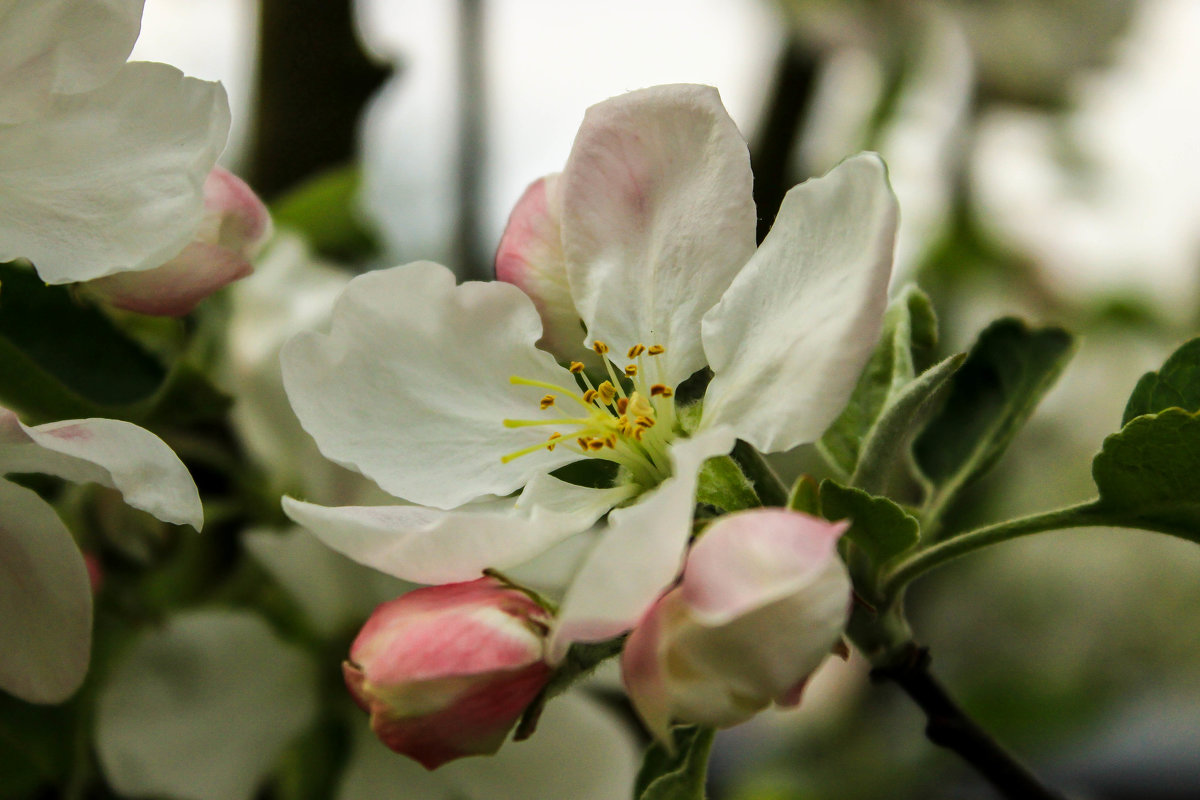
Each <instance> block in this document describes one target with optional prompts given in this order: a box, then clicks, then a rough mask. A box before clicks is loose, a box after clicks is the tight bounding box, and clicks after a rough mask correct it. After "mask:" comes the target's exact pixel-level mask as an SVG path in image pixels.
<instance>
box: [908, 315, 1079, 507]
mask: <svg viewBox="0 0 1200 800" xmlns="http://www.w3.org/2000/svg"><path fill="white" fill-rule="evenodd" d="M1074 349H1075V344H1074V339H1073V338H1072V336H1071V335H1070V334H1069V333H1067V332H1066V331H1064V330H1062V329H1061V328H1042V329H1038V330H1031V329H1030V328H1028V327H1027V326H1026V325H1025V324H1024V323H1023V322H1021V321H1020V320H1016V319H1012V318H1005V319H1000V320H997V321H996V322H993V323H992V324H991V325H989V326H988V327H987V328H986V329H985V330H984V331H983V333H981V334H980V335H979V339H978V340H977V341H976V342H975V345H974V347H972V348H971V352H970V353H969V354H968V355H967V359H966V361H965V362H963V364H962V367H961V368H960V369H959V370H958V371H957V372H956V373H955V374H954V377H953V378H952V379H951V381H950V388H949V391H948V393H947V395H946V399H945V403H944V404H943V405H942V407H941V409H940V410H939V411H938V412H937V413H936V414H935V415H934V417H933V418H932V419H931V420H930V421H929V424H928V425H926V427H925V429H924V430H923V431H922V432H921V433H920V435H919V436H918V437H917V440H916V441H915V442H914V444H913V454H914V456H915V458H916V463H917V467H918V469H919V470H920V472H921V474H922V476H923V477H924V478H925V480H926V481H927V488H928V490H929V495H928V497H927V498H926V503H925V508H926V515H927V519H928V520H936V519H937V517H938V515H939V514H940V512H941V511H942V510H943V509H944V508H945V507H946V505H947V504H948V503H949V502H950V501H951V500H953V498H954V497H955V496H957V494H958V492H959V491H960V490H961V489H962V488H963V487H964V486H965V485H967V484H968V483H970V482H971V481H972V480H974V479H975V478H978V477H979V476H980V475H982V474H983V473H985V472H986V471H987V470H988V469H990V468H991V467H992V465H993V464H995V462H996V460H997V459H998V458H999V457H1000V455H1001V454H1002V453H1003V452H1004V450H1005V448H1007V447H1008V444H1009V442H1011V441H1012V438H1013V436H1015V435H1016V433H1017V431H1018V430H1019V429H1020V428H1021V426H1022V425H1023V424H1024V423H1025V421H1026V420H1027V419H1028V418H1029V416H1030V414H1032V413H1033V410H1034V408H1036V407H1037V404H1038V403H1039V402H1040V401H1041V399H1042V397H1043V396H1044V395H1045V394H1046V392H1047V391H1048V390H1049V388H1050V387H1051V386H1052V385H1053V383H1054V381H1055V380H1056V379H1057V378H1058V376H1059V374H1060V373H1061V372H1062V370H1063V368H1064V367H1065V366H1066V363H1067V361H1068V360H1069V359H1070V357H1071V354H1072V353H1073V352H1074Z"/></svg>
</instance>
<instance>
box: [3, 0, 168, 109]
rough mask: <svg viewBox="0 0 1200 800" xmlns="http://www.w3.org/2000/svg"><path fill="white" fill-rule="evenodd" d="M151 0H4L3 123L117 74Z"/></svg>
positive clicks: (131, 47)
mask: <svg viewBox="0 0 1200 800" xmlns="http://www.w3.org/2000/svg"><path fill="white" fill-rule="evenodd" d="M144 2H145V0H6V2H4V3H0V87H2V88H0V124H10V123H14V122H22V121H25V120H28V119H31V118H32V117H35V116H37V115H38V114H40V113H42V112H43V111H45V109H46V106H47V105H48V104H49V103H50V96H51V94H54V93H60V94H75V93H78V92H85V91H88V90H89V89H94V88H96V87H97V86H99V85H101V84H102V83H104V82H105V81H107V80H109V79H110V78H112V76H113V75H115V74H116V73H117V70H119V69H120V68H121V65H122V64H124V63H125V59H126V58H128V57H129V52H130V51H131V50H132V49H133V43H134V40H136V39H137V36H138V30H139V29H140V28H141V22H142V6H143V5H144Z"/></svg>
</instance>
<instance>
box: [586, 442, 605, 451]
mask: <svg viewBox="0 0 1200 800" xmlns="http://www.w3.org/2000/svg"><path fill="white" fill-rule="evenodd" d="M587 446H588V450H603V449H604V442H602V441H600V440H599V439H589V440H588V444H587Z"/></svg>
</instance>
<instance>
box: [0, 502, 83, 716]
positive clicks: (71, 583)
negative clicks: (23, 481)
mask: <svg viewBox="0 0 1200 800" xmlns="http://www.w3.org/2000/svg"><path fill="white" fill-rule="evenodd" d="M0 515H2V516H0V642H4V647H3V648H0V689H3V690H4V691H6V692H10V693H12V694H14V695H16V696H17V697H19V698H21V699H22V700H27V701H29V702H31V703H58V702H61V701H63V700H65V699H67V698H68V697H70V696H71V694H72V693H73V692H74V691H75V690H76V689H78V688H79V684H80V683H82V682H83V676H84V673H86V672H87V665H88V654H89V653H90V651H91V643H92V589H91V585H90V584H89V583H88V574H87V568H86V567H85V566H84V563H83V556H82V555H80V553H79V548H78V547H76V546H75V540H74V539H72V538H71V534H70V532H69V531H68V530H67V529H66V527H65V526H64V525H63V524H62V520H60V519H59V518H58V515H57V514H55V513H54V509H52V508H51V507H50V506H49V505H48V504H47V503H46V502H45V501H44V500H42V499H41V498H40V497H38V496H37V494H36V493H34V492H31V491H30V490H29V489H26V488H24V487H21V486H17V485H16V484H14V483H9V482H8V481H6V480H3V479H0Z"/></svg>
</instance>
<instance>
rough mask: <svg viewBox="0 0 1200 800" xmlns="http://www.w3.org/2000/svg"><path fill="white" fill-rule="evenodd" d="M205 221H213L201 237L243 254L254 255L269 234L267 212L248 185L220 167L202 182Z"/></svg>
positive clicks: (269, 216) (214, 169)
mask: <svg viewBox="0 0 1200 800" xmlns="http://www.w3.org/2000/svg"><path fill="white" fill-rule="evenodd" d="M204 215H205V223H207V224H212V223H216V225H215V230H213V231H212V232H204V234H203V237H202V238H203V239H204V240H205V241H208V242H210V243H211V244H216V245H218V246H220V247H223V248H225V249H227V250H234V251H236V252H239V253H242V254H244V255H246V256H253V255H255V254H256V253H257V252H258V250H259V248H260V247H261V246H262V244H263V242H265V241H266V240H267V239H268V238H269V237H270V235H271V212H270V211H268V210H267V207H266V206H265V205H263V201H262V200H261V199H260V198H259V196H258V195H257V194H255V193H254V190H253V189H251V188H250V186H249V185H248V184H247V183H246V182H245V181H243V180H242V179H241V178H239V177H238V176H237V175H234V174H233V173H232V172H230V171H229V170H227V169H225V168H223V167H213V168H212V171H210V172H209V173H208V177H207V178H206V179H205V181H204Z"/></svg>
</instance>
